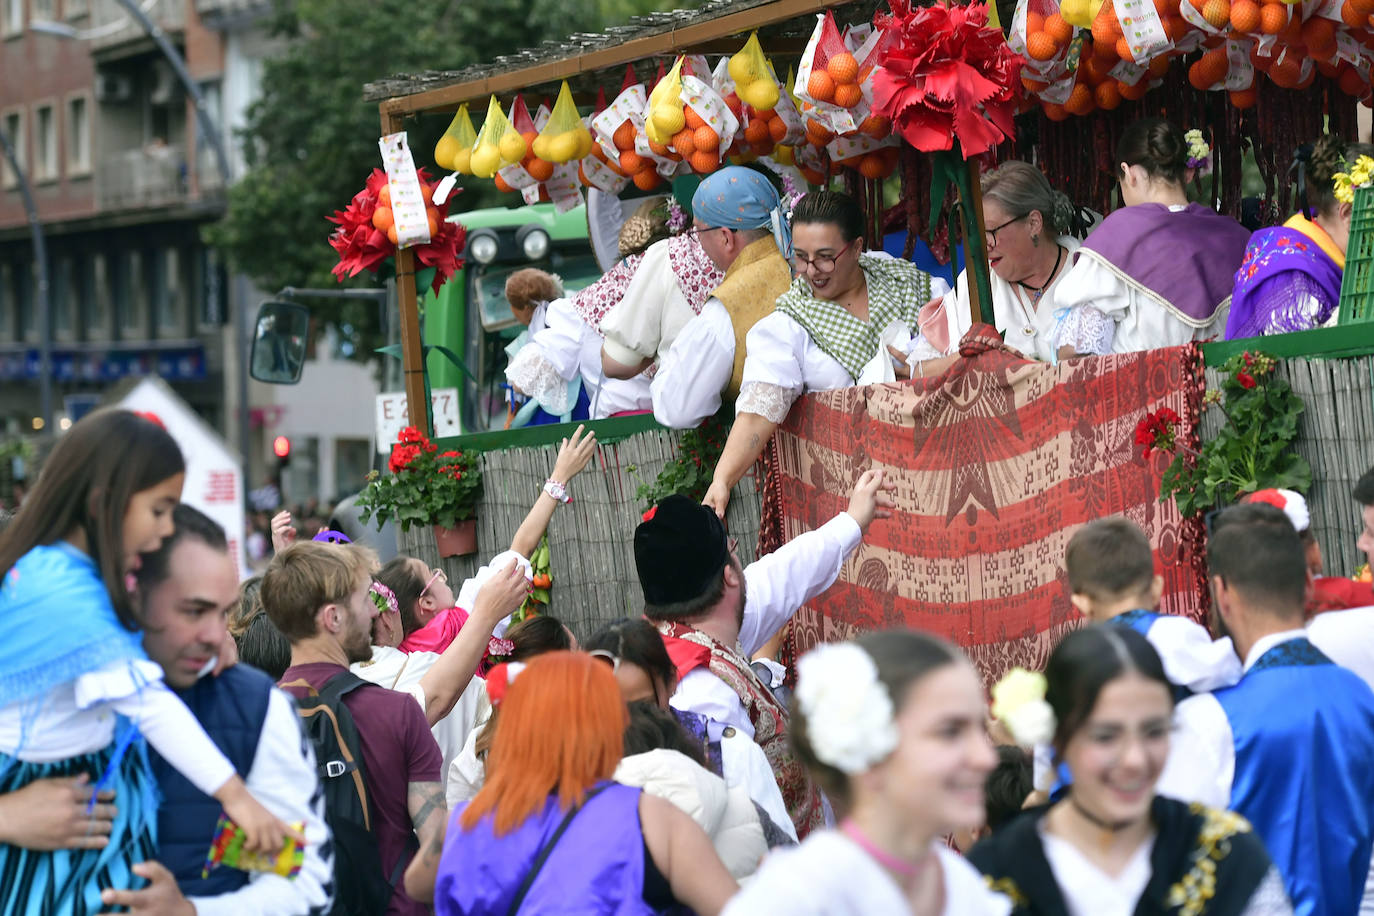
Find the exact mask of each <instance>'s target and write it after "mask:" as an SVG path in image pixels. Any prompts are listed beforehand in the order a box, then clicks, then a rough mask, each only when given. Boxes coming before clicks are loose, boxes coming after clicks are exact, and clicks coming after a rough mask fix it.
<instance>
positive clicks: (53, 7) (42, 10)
mask: <svg viewBox="0 0 1374 916" xmlns="http://www.w3.org/2000/svg"><path fill="white" fill-rule="evenodd" d="M29 18H30V19H31V20H32V21H34V22H51V21H52V20H54V19H56V18H57V0H30V8H29Z"/></svg>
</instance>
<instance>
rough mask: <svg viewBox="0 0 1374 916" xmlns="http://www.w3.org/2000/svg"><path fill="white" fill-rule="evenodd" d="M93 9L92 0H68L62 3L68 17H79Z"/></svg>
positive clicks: (63, 11) (63, 10) (64, 12)
mask: <svg viewBox="0 0 1374 916" xmlns="http://www.w3.org/2000/svg"><path fill="white" fill-rule="evenodd" d="M90 11H91V0H67V2H66V3H64V4H62V13H63V14H64V15H65V16H66V17H67V18H68V19H79V18H80V17H82V16H85V15H86V14H87V13H89V12H90Z"/></svg>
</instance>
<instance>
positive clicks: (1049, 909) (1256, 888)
mask: <svg viewBox="0 0 1374 916" xmlns="http://www.w3.org/2000/svg"><path fill="white" fill-rule="evenodd" d="M1045 680H1046V685H1045V688H1046V689H1045V691H1044V699H1043V700H1038V699H1035V698H1034V697H1033V696H1032V695H1031V694H1030V693H1027V695H1026V696H1025V697H1024V702H1022V703H1019V704H1014V705H1013V708H1012V709H1011V710H1007V709H1006V708H1005V707H1003V708H1002V709H999V713H1001V714H1003V715H1004V721H1012V722H1018V721H1019V722H1031V721H1038V722H1040V723H1041V728H1042V731H1043V734H1042V736H1041V737H1049V738H1050V741H1051V743H1052V746H1053V748H1054V755H1055V758H1056V761H1059V762H1063V763H1064V764H1066V765H1067V766H1068V769H1069V770H1070V772H1071V773H1072V774H1073V781H1072V784H1071V785H1070V787H1069V789H1068V791H1067V792H1066V793H1065V795H1064V796H1063V797H1062V798H1061V799H1060V800H1059V801H1057V802H1055V803H1054V804H1052V805H1049V806H1043V807H1038V808H1032V809H1030V810H1028V811H1026V812H1025V813H1023V814H1021V815H1020V816H1018V817H1017V818H1016V819H1015V820H1013V821H1011V822H1010V823H1008V824H1006V825H1004V826H1003V827H1001V828H1000V829H999V830H998V831H997V832H995V833H993V834H992V836H990V837H988V838H987V839H985V840H983V841H982V842H980V843H979V844H978V845H977V846H974V847H973V849H971V850H969V854H968V858H969V861H970V862H972V863H973V864H974V865H975V866H977V867H978V869H979V870H981V871H982V872H983V874H984V875H986V876H987V878H988V880H989V883H990V884H991V886H992V887H993V888H995V889H997V890H1000V891H1002V892H1003V893H1005V894H1006V895H1007V896H1008V897H1010V898H1011V900H1012V901H1013V902H1014V903H1015V909H1013V911H1012V912H1013V914H1017V916H1019V914H1045V916H1088V914H1091V916H1129V914H1132V913H1161V914H1162V913H1190V914H1195V916H1286V914H1291V913H1292V908H1291V906H1290V905H1289V902H1288V896H1287V894H1286V893H1285V891H1284V886H1283V879H1282V877H1281V876H1280V874H1279V872H1278V869H1276V868H1275V867H1274V864H1273V862H1271V861H1270V858H1269V854H1268V852H1267V851H1266V850H1265V848H1264V842H1263V840H1261V839H1260V837H1259V835H1258V834H1256V833H1255V832H1254V830H1253V829H1252V828H1251V826H1250V824H1249V823H1248V822H1247V821H1246V820H1245V818H1243V817H1241V816H1240V815H1238V814H1236V813H1234V812H1231V811H1218V810H1215V809H1212V808H1207V807H1205V806H1203V805H1196V804H1195V805H1189V804H1187V803H1185V802H1181V801H1176V800H1174V799H1171V798H1165V797H1164V796H1161V795H1158V794H1156V791H1155V784H1156V783H1157V782H1158V780H1159V777H1160V773H1161V772H1162V771H1163V769H1164V763H1165V761H1166V760H1167V759H1168V756H1169V743H1170V733H1171V731H1172V728H1173V713H1174V688H1173V685H1172V684H1171V683H1170V682H1169V679H1168V678H1167V677H1166V676H1165V674H1164V666H1163V664H1162V663H1161V662H1160V660H1159V655H1158V653H1156V652H1155V650H1154V647H1153V646H1151V645H1150V642H1149V641H1148V640H1147V639H1146V638H1145V637H1144V636H1141V635H1140V634H1139V633H1137V632H1135V631H1134V630H1131V629H1129V628H1127V627H1120V626H1115V625H1112V624H1097V625H1094V626H1089V627H1085V628H1083V629H1081V630H1077V631H1075V632H1073V633H1070V634H1069V635H1068V636H1066V637H1065V638H1064V640H1063V641H1062V642H1060V643H1059V645H1058V646H1057V647H1056V648H1055V650H1054V652H1053V653H1052V654H1051V655H1050V659H1049V663H1048V664H1047V666H1046V668H1045ZM1032 704H1033V705H1035V706H1038V707H1040V710H1039V711H1037V710H1034V709H1029V708H1027V707H1029V706H1031V705H1032ZM1051 735H1052V737H1050V736H1051ZM1022 737H1023V738H1024V737H1027V736H1024V735H1023V736H1022Z"/></svg>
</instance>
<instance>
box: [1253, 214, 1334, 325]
mask: <svg viewBox="0 0 1374 916" xmlns="http://www.w3.org/2000/svg"><path fill="white" fill-rule="evenodd" d="M1303 223H1307V220H1306V219H1302V220H1301V221H1299V218H1297V217H1295V218H1293V219H1290V220H1289V221H1288V222H1287V223H1285V224H1284V225H1282V226H1271V227H1269V228H1268V229H1261V230H1260V231H1258V232H1256V233H1255V234H1254V235H1252V236H1250V244H1249V245H1248V246H1247V247H1246V249H1245V260H1244V261H1242V262H1241V265H1240V270H1238V271H1236V288H1235V291H1234V292H1233V293H1232V294H1231V314H1230V315H1229V316H1228V317H1227V319H1226V339H1227V340H1236V339H1238V338H1242V337H1259V336H1261V335H1263V334H1284V333H1287V332H1289V331H1306V330H1308V329H1309V328H1315V327H1320V326H1321V325H1323V324H1325V323H1326V322H1327V321H1328V320H1329V319H1330V318H1331V313H1332V312H1334V311H1335V310H1336V306H1337V305H1339V304H1340V301H1341V276H1342V273H1343V271H1342V270H1341V268H1340V266H1339V265H1338V264H1336V262H1335V261H1333V260H1332V259H1331V256H1330V255H1328V254H1327V253H1326V252H1325V251H1323V250H1322V247H1321V245H1319V244H1318V243H1317V242H1316V241H1315V240H1314V238H1313V237H1312V235H1311V233H1310V232H1309V231H1308V229H1307V227H1306V226H1304V225H1303ZM1307 225H1309V226H1310V225H1311V223H1307ZM1313 228H1317V227H1313ZM1318 231H1320V229H1318ZM1314 300H1315V302H1316V308H1315V311H1314V309H1313V305H1312V303H1313V301H1314Z"/></svg>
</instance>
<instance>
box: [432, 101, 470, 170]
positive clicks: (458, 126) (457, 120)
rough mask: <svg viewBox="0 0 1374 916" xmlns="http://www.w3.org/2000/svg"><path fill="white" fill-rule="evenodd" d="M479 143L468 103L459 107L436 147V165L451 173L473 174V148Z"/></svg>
mask: <svg viewBox="0 0 1374 916" xmlns="http://www.w3.org/2000/svg"><path fill="white" fill-rule="evenodd" d="M476 143H477V130H476V128H474V127H473V126H472V116H471V115H470V114H468V103H467V102H464V103H463V104H462V105H460V106H458V111H457V112H456V113H455V114H454V115H453V120H452V121H450V122H449V124H448V129H447V130H445V131H444V135H443V136H442V137H440V138H439V142H438V143H437V144H435V146H434V163H435V164H436V165H437V166H439V168H441V169H447V170H449V171H450V172H462V173H463V174H465V175H471V174H472V147H473V146H474V145H475V144H476Z"/></svg>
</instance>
